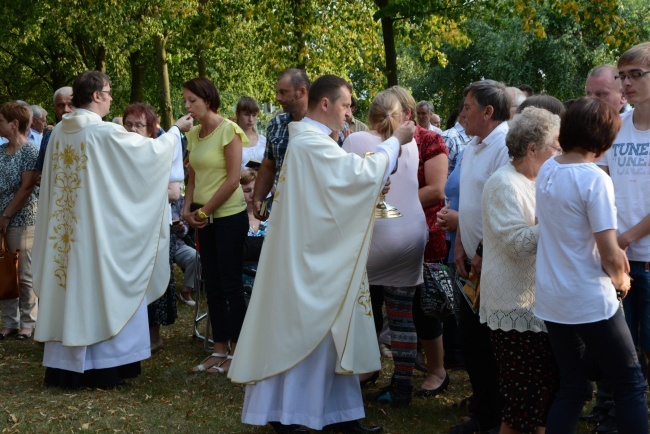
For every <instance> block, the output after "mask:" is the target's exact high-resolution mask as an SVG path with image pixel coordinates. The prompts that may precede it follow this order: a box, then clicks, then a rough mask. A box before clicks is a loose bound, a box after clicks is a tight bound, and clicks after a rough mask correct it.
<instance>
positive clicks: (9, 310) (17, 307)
mask: <svg viewBox="0 0 650 434" xmlns="http://www.w3.org/2000/svg"><path fill="white" fill-rule="evenodd" d="M7 243H8V244H9V250H10V251H12V252H15V251H16V250H20V254H19V256H18V282H19V286H20V296H19V298H15V299H13V300H3V301H0V307H1V308H2V325H3V326H4V327H7V328H10V329H19V328H32V329H33V328H34V327H35V325H36V315H37V314H38V298H37V297H36V294H34V289H33V287H32V246H33V245H34V226H9V227H8V228H7Z"/></svg>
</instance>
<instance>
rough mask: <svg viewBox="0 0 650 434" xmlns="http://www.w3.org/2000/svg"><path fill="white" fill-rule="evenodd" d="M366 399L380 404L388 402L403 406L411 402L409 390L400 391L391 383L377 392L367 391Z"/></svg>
mask: <svg viewBox="0 0 650 434" xmlns="http://www.w3.org/2000/svg"><path fill="white" fill-rule="evenodd" d="M366 399H367V400H368V401H375V402H379V403H382V404H390V405H391V406H393V407H405V406H407V405H409V404H411V391H410V390H409V391H406V390H403V391H400V390H398V389H397V388H396V387H395V386H393V385H392V384H391V385H390V386H388V387H384V388H383V389H380V390H378V391H377V392H370V393H368V394H367V395H366Z"/></svg>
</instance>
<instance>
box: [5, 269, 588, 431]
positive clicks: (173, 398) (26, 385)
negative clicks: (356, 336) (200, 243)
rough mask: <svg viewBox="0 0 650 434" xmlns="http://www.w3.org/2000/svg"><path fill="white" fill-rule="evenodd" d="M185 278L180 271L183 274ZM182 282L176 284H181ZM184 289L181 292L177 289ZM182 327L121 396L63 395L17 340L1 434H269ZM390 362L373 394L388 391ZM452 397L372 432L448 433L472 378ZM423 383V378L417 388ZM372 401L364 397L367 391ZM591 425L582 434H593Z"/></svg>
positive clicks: (169, 332)
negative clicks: (252, 421)
mask: <svg viewBox="0 0 650 434" xmlns="http://www.w3.org/2000/svg"><path fill="white" fill-rule="evenodd" d="M177 271H178V270H177ZM181 281H182V279H181V278H180V276H179V277H178V278H177V279H176V282H177V283H178V282H181ZM177 286H178V285H177ZM178 310H179V318H178V321H177V322H176V324H174V325H172V326H169V327H163V329H162V332H163V338H164V340H165V349H164V350H163V351H162V352H160V353H158V354H155V355H154V356H153V357H151V358H150V359H148V360H146V361H144V362H143V364H142V368H143V374H142V375H141V376H140V377H138V378H136V379H133V380H130V381H129V386H128V387H125V388H121V389H117V390H109V391H106V390H99V389H95V390H83V391H64V390H59V389H49V388H45V387H44V386H43V375H44V372H45V369H44V368H43V367H42V366H41V360H42V356H43V348H42V346H41V345H40V344H38V343H35V342H32V341H16V340H14V339H12V338H10V339H7V340H5V341H2V342H0V430H1V431H2V433H19V432H29V433H59V432H76V431H92V432H108V433H119V432H125V433H131V432H206V433H207V432H210V433H270V432H272V430H271V429H270V428H269V427H268V426H267V427H251V426H247V425H243V424H241V423H240V417H241V406H242V402H243V397H244V388H243V386H240V385H235V384H232V383H230V381H228V379H227V378H226V377H225V376H218V375H207V374H194V373H192V372H190V369H191V368H192V366H195V365H197V364H198V363H199V362H200V361H201V360H202V359H203V358H205V357H206V356H207V354H208V352H206V351H205V350H204V348H203V342H202V341H200V340H198V339H197V338H193V337H192V332H193V321H194V312H195V311H194V308H190V307H187V306H185V305H179V309H178ZM391 369H392V368H391V365H390V362H389V361H387V360H385V361H384V363H383V374H384V375H382V377H381V378H380V380H379V381H378V382H377V384H376V385H374V386H371V387H369V388H368V389H367V391H371V390H375V389H377V388H379V387H382V386H384V385H386V383H387V382H388V381H389V376H390V372H391ZM450 375H451V385H450V387H449V389H448V391H447V392H446V393H444V394H442V395H441V396H438V397H436V398H429V399H422V398H414V400H413V403H412V405H411V406H410V407H408V408H400V409H392V408H390V407H384V406H381V405H375V404H368V405H366V419H365V423H367V424H377V425H381V426H383V427H384V432H386V433H390V434H393V433H394V434H397V433H447V432H449V428H450V427H451V426H453V425H455V424H456V423H458V421H459V420H460V417H461V416H463V415H464V412H462V411H459V410H456V411H455V410H449V409H447V407H446V406H447V404H449V403H452V402H456V401H459V400H460V399H462V398H464V397H465V396H467V395H468V393H469V383H468V379H467V374H466V373H465V372H464V371H461V370H454V371H450ZM423 380H424V375H423V374H422V373H420V372H417V371H416V374H415V380H414V385H415V386H416V387H419V385H420V384H421V383H422V381H423ZM364 393H365V391H364ZM587 428H588V427H587V426H586V425H583V426H582V427H581V430H580V431H579V432H582V433H586V432H589V430H588V429H587Z"/></svg>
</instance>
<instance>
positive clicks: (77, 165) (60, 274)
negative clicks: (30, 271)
mask: <svg viewBox="0 0 650 434" xmlns="http://www.w3.org/2000/svg"><path fill="white" fill-rule="evenodd" d="M54 149H55V151H54V155H53V156H52V161H53V166H52V177H53V179H54V182H53V185H52V193H51V197H52V199H53V205H52V213H51V214H50V220H55V222H54V223H53V226H52V235H51V236H50V237H49V239H50V240H52V241H54V244H53V246H52V247H53V249H54V250H55V251H56V252H57V253H55V254H54V263H55V264H56V269H55V270H54V276H55V277H56V278H57V279H58V281H59V286H60V287H62V288H63V289H65V288H66V283H67V275H68V255H69V253H70V247H71V245H72V243H74V242H75V241H76V240H75V238H74V224H73V223H77V222H78V220H77V216H76V215H75V212H74V206H75V203H76V201H77V198H78V197H79V194H78V192H77V190H79V189H81V188H82V180H81V177H80V173H81V172H82V171H85V170H86V161H88V157H87V156H86V155H85V152H86V144H85V143H83V142H82V143H81V144H80V146H79V150H77V149H75V147H74V146H73V145H61V144H60V143H59V142H56V144H55V145H54Z"/></svg>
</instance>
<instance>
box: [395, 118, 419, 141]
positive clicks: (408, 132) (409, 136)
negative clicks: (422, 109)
mask: <svg viewBox="0 0 650 434" xmlns="http://www.w3.org/2000/svg"><path fill="white" fill-rule="evenodd" d="M413 134H415V122H413V121H404V122H402V124H401V125H400V126H399V127H398V128H397V129H396V130H395V132H394V133H393V137H395V138H396V139H397V140H399V144H400V145H405V144H407V143H411V140H413Z"/></svg>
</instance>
